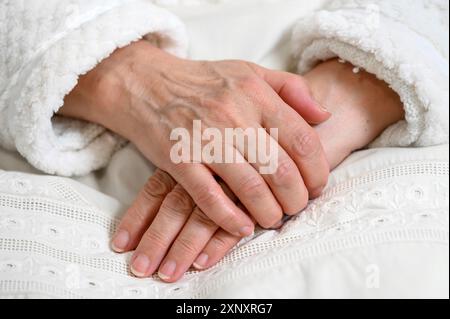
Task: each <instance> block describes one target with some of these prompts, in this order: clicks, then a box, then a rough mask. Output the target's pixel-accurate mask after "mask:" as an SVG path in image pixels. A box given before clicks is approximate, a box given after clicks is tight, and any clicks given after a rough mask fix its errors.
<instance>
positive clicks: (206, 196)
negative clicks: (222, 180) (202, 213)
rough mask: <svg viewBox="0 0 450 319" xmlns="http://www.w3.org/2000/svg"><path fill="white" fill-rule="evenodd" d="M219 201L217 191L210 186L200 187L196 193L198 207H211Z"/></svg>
mask: <svg viewBox="0 0 450 319" xmlns="http://www.w3.org/2000/svg"><path fill="white" fill-rule="evenodd" d="M219 199H220V194H219V191H218V190H217V189H216V188H215V187H212V186H200V187H198V192H197V200H196V202H197V204H198V205H199V206H200V207H211V206H212V205H214V204H215V203H216V202H218V201H219Z"/></svg>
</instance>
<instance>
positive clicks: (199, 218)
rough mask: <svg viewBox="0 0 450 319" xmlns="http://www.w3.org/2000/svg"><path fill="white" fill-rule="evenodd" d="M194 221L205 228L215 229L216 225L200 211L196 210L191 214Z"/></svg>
mask: <svg viewBox="0 0 450 319" xmlns="http://www.w3.org/2000/svg"><path fill="white" fill-rule="evenodd" d="M193 218H194V219H195V221H196V222H197V223H199V224H201V225H203V226H204V227H207V228H217V225H216V223H215V222H214V221H213V220H212V219H210V218H209V217H208V216H207V215H206V214H205V213H203V212H202V211H201V210H200V209H196V210H195V211H194V214H193Z"/></svg>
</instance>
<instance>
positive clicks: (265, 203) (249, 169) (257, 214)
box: [210, 152, 296, 228]
mask: <svg viewBox="0 0 450 319" xmlns="http://www.w3.org/2000/svg"><path fill="white" fill-rule="evenodd" d="M236 153H237V154H236V155H237V156H239V157H241V158H242V160H240V161H239V163H235V164H211V165H210V168H211V169H212V170H213V171H214V172H215V173H216V174H217V175H219V176H220V177H221V178H222V179H223V180H224V182H225V183H226V184H227V185H228V187H229V188H230V189H231V190H232V191H233V193H234V194H236V196H237V197H238V198H239V200H240V201H241V203H242V204H243V205H244V206H245V207H246V209H247V210H248V212H249V213H250V215H251V216H253V218H255V219H256V221H257V222H258V224H260V225H261V226H262V227H264V228H269V227H272V226H273V225H275V224H276V223H277V222H279V221H280V220H281V218H282V217H283V210H282V208H281V206H280V204H279V203H278V201H277V199H276V198H275V197H274V194H272V191H271V189H270V188H269V186H268V185H267V183H266V181H265V180H264V178H263V177H262V176H261V174H260V173H259V172H257V171H256V170H255V168H254V167H253V166H252V165H250V164H249V163H247V161H246V160H245V159H244V157H243V156H242V155H241V154H240V153H239V152H236ZM295 168H296V167H295Z"/></svg>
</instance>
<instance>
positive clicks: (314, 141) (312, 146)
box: [292, 129, 321, 158]
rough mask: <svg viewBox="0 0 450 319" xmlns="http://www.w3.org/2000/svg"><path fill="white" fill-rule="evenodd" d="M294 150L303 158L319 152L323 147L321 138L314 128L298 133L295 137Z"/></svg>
mask: <svg viewBox="0 0 450 319" xmlns="http://www.w3.org/2000/svg"><path fill="white" fill-rule="evenodd" d="M292 148H293V150H294V152H295V153H296V154H297V155H298V156H300V157H302V158H311V157H314V156H315V155H317V154H318V152H319V151H320V149H321V144H320V139H319V137H318V135H317V133H316V132H315V131H314V130H312V129H311V130H308V131H306V132H305V131H303V130H300V133H297V134H296V135H295V137H294V144H293V147H292Z"/></svg>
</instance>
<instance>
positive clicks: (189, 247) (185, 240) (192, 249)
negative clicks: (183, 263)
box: [175, 237, 199, 255]
mask: <svg viewBox="0 0 450 319" xmlns="http://www.w3.org/2000/svg"><path fill="white" fill-rule="evenodd" d="M175 245H176V246H177V247H178V249H180V250H181V251H183V254H186V255H196V254H197V253H198V250H199V249H198V247H197V246H198V245H197V243H196V241H195V239H194V238H189V237H180V238H178V239H177V241H176V244H175Z"/></svg>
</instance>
